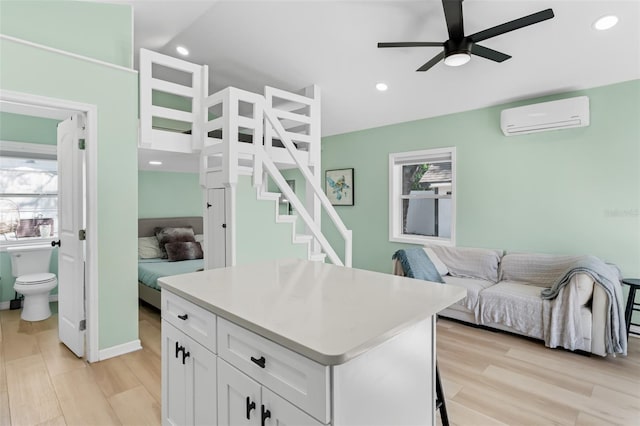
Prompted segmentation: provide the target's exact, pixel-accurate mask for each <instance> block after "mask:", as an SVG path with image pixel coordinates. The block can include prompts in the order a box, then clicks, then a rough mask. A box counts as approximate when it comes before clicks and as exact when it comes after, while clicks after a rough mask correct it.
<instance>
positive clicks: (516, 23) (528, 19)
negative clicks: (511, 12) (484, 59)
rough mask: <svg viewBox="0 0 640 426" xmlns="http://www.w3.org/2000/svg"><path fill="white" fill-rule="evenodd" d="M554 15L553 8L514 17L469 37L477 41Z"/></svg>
mask: <svg viewBox="0 0 640 426" xmlns="http://www.w3.org/2000/svg"><path fill="white" fill-rule="evenodd" d="M553 16H554V15H553V10H552V9H546V10H542V11H540V12H537V13H532V14H531V15H527V16H523V17H522V18H519V19H514V20H513V21H509V22H506V23H504V24H501V25H496V26H495V27H492V28H489V29H486V30H484V31H480V32H478V33H475V34H473V35H470V36H469V39H470V40H471V41H472V42H474V43H477V42H479V41H482V40H486V39H488V38H491V37H495V36H499V35H501V34H504V33H508V32H509V31H514V30H518V29H520V28H523V27H527V26H529V25H533V24H537V23H538V22H542V21H546V20H547V19H551V18H553Z"/></svg>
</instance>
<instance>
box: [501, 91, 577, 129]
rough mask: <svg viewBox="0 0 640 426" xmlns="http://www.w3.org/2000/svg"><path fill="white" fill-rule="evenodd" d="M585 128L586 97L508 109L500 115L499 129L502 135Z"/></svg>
mask: <svg viewBox="0 0 640 426" xmlns="http://www.w3.org/2000/svg"><path fill="white" fill-rule="evenodd" d="M588 125H589V98H588V97H586V96H579V97H577V98H568V99H561V100H559V101H551V102H542V103H539V104H533V105H525V106H521V107H517V108H509V109H505V110H503V111H502V113H501V114H500V127H501V128H502V133H504V134H505V136H512V135H522V134H526V133H535V132H544V131H547V130H557V129H569V128H572V127H584V126H588Z"/></svg>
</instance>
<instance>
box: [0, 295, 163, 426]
mask: <svg viewBox="0 0 640 426" xmlns="http://www.w3.org/2000/svg"><path fill="white" fill-rule="evenodd" d="M56 308H57V306H52V311H53V312H57V309H56ZM139 318H140V340H141V341H142V346H143V347H144V349H142V350H141V351H137V352H133V353H130V354H127V355H123V356H119V357H116V358H111V359H108V360H106V361H102V362H98V363H94V364H88V363H86V362H85V361H84V360H82V359H78V358H77V357H76V356H75V355H74V354H73V353H72V352H71V351H69V350H68V349H67V348H66V347H65V346H64V345H63V344H62V343H60V341H59V340H58V316H57V315H55V314H54V315H53V316H51V317H50V318H49V319H47V320H45V321H39V322H29V321H22V320H21V319H20V310H14V311H10V310H5V311H0V425H3V426H4V425H14V426H16V425H21V426H22V425H39V424H46V425H65V424H66V425H72V424H74V425H103V424H104V425H106V424H130V425H145V424H148V425H159V424H160V423H161V422H160V401H161V394H160V313H159V312H158V311H155V310H153V309H152V308H148V307H146V306H141V307H140V315H139ZM36 401H37V402H36Z"/></svg>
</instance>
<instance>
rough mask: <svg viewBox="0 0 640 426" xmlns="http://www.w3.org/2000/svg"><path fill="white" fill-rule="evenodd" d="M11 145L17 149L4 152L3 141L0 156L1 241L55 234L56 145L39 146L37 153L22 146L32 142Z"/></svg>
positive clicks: (0, 242) (48, 236)
mask: <svg viewBox="0 0 640 426" xmlns="http://www.w3.org/2000/svg"><path fill="white" fill-rule="evenodd" d="M12 145H14V146H19V147H20V148H21V149H20V151H18V152H11V151H7V150H6V146H7V144H6V143H3V145H2V155H1V156H0V244H3V243H5V244H6V242H7V241H10V242H15V241H21V240H33V239H40V238H51V237H55V236H56V235H57V233H58V229H57V227H58V162H57V160H56V158H55V146H48V147H38V149H37V151H39V152H38V153H32V152H28V151H29V150H28V149H25V146H26V145H32V144H16V143H13V144H12ZM43 151H44V152H45V153H43ZM47 151H48V152H49V154H47V153H46V152H47ZM51 152H53V154H51Z"/></svg>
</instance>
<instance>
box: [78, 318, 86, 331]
mask: <svg viewBox="0 0 640 426" xmlns="http://www.w3.org/2000/svg"><path fill="white" fill-rule="evenodd" d="M78 329H80V331H84V330H86V329H87V320H80V324H79V325H78Z"/></svg>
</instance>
